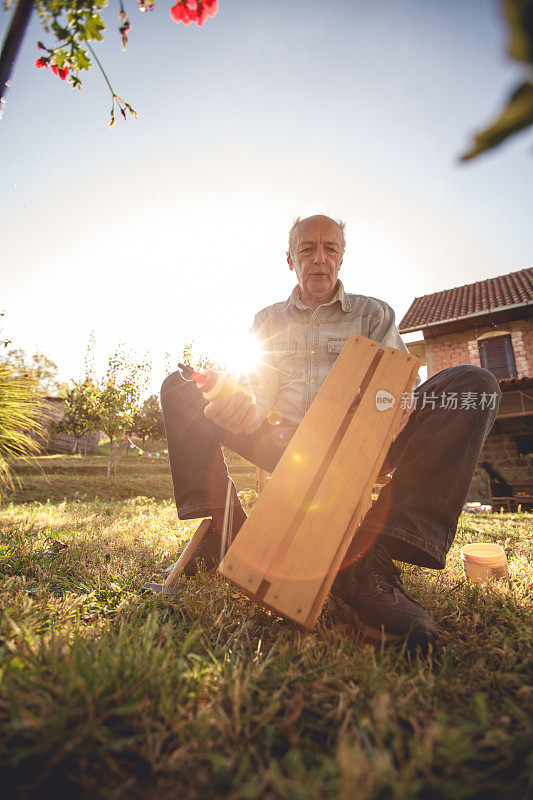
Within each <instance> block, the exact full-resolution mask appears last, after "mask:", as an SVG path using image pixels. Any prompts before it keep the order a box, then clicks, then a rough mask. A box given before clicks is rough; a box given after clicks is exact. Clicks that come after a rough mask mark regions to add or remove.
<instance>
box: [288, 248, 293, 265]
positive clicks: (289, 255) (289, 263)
mask: <svg viewBox="0 0 533 800" xmlns="http://www.w3.org/2000/svg"><path fill="white" fill-rule="evenodd" d="M287 264H288V265H289V269H294V264H293V263H292V258H291V254H290V253H289V251H288V250H287Z"/></svg>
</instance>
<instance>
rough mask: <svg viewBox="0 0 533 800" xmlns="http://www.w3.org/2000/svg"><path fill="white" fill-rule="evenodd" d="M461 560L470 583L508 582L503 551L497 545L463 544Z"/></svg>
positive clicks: (481, 543)
mask: <svg viewBox="0 0 533 800" xmlns="http://www.w3.org/2000/svg"><path fill="white" fill-rule="evenodd" d="M461 560H462V562H463V570H464V572H465V575H466V577H467V578H468V579H469V580H471V581H472V583H479V584H481V583H489V582H491V581H506V582H509V569H508V566H507V558H506V556H505V550H504V549H503V547H500V545H499V544H490V543H488V542H473V543H472V544H465V545H463V546H462V547H461Z"/></svg>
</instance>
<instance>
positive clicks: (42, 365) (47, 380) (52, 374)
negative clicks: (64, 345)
mask: <svg viewBox="0 0 533 800" xmlns="http://www.w3.org/2000/svg"><path fill="white" fill-rule="evenodd" d="M2 361H3V362H4V363H5V364H6V366H8V368H9V369H11V370H12V372H13V374H14V375H16V376H17V377H19V378H22V379H24V380H26V381H27V382H28V386H30V387H31V388H32V390H33V392H34V393H35V394H37V395H40V396H46V395H64V394H65V392H66V384H65V383H63V382H62V381H58V379H57V364H55V363H54V362H53V361H52V360H51V359H50V358H48V356H45V355H44V353H34V354H33V355H32V356H28V354H27V353H26V351H25V350H22V349H21V348H16V349H13V350H8V352H7V353H6V354H5V356H4V357H3V358H2Z"/></svg>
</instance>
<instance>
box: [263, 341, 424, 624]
mask: <svg viewBox="0 0 533 800" xmlns="http://www.w3.org/2000/svg"><path fill="white" fill-rule="evenodd" d="M411 365H412V357H411V356H409V355H408V354H404V353H402V352H401V351H398V350H393V349H392V348H387V349H386V350H385V351H384V353H383V357H382V359H381V361H380V363H379V365H378V367H377V369H376V372H375V373H374V375H373V377H372V378H371V380H370V383H369V385H368V388H367V390H366V392H365V394H364V396H363V398H362V400H361V402H360V404H359V406H358V407H357V409H356V410H355V413H354V414H353V417H352V419H351V420H350V422H349V424H348V427H347V429H346V431H345V433H344V436H343V438H342V440H341V441H340V443H339V446H338V448H337V451H336V453H335V455H334V457H333V459H332V461H331V463H330V464H329V466H328V469H327V471H326V473H325V475H324V477H323V479H322V481H321V484H320V486H318V487H317V490H316V492H315V494H314V497H313V502H312V504H311V506H310V508H309V510H308V511H307V513H306V515H305V518H303V519H301V522H300V524H299V526H298V528H297V529H294V527H293V529H292V531H291V534H292V535H291V537H290V542H289V544H288V547H287V548H286V551H285V552H284V553H282V554H281V557H280V556H278V557H276V558H275V559H273V562H272V564H271V565H270V567H269V568H268V570H267V571H266V576H265V577H267V578H268V580H269V581H270V586H269V587H268V589H267V591H266V593H265V595H264V599H265V601H266V602H268V603H269V604H270V605H272V606H275V607H277V608H278V609H279V610H280V612H281V613H282V614H283V615H284V616H289V617H290V618H291V619H296V620H297V621H299V622H300V623H301V624H304V622H305V620H306V619H307V617H308V614H309V610H310V608H311V607H312V605H313V602H314V600H315V597H316V595H317V593H318V592H319V591H320V589H321V587H322V586H323V584H324V581H325V580H326V581H327V578H328V577H330V578H331V580H330V582H332V581H333V577H334V576H333V575H330V571H331V565H332V563H333V561H334V559H335V556H336V555H337V554H338V550H339V546H340V544H341V542H342V541H343V539H344V538H345V537H346V530H347V527H348V525H349V523H350V521H351V519H352V516H353V514H354V508H355V507H356V506H357V505H358V504H359V502H360V501H361V500H362V501H363V503H364V504H366V496H365V497H363V495H364V490H365V488H366V487H367V486H368V485H369V484H370V482H371V481H372V482H373V479H374V478H375V477H376V475H377V473H378V471H379V468H380V466H381V463H382V458H381V460H380V456H381V453H382V451H383V450H384V446H385V444H386V443H387V441H390V440H391V439H392V436H393V435H394V430H395V427H396V425H397V421H398V420H399V417H400V415H401V408H400V397H401V392H402V391H404V388H405V385H406V381H407V379H408V377H409V375H410V373H411ZM378 390H384V391H386V392H388V393H390V394H392V395H393V396H394V397H395V398H396V402H395V404H394V407H393V408H387V409H386V410H385V411H379V410H378V409H377V407H376V393H377V391H378ZM326 531H327V534H325V532H326ZM348 544H349V541H348V542H346V547H348ZM343 555H344V553H342V555H341V559H342V556H343Z"/></svg>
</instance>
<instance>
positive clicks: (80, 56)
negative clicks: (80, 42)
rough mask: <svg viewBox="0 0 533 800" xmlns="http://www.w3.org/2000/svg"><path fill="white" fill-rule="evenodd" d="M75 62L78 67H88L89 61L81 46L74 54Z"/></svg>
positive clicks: (89, 65)
mask: <svg viewBox="0 0 533 800" xmlns="http://www.w3.org/2000/svg"><path fill="white" fill-rule="evenodd" d="M75 60H76V64H77V67H78V69H90V67H91V61H90V59H89V57H88V55H87V53H86V51H85V50H82V49H81V48H80V49H79V50H78V52H77V53H76V56H75Z"/></svg>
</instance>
